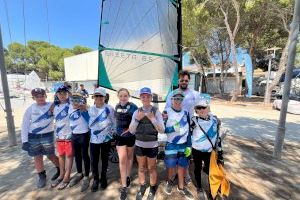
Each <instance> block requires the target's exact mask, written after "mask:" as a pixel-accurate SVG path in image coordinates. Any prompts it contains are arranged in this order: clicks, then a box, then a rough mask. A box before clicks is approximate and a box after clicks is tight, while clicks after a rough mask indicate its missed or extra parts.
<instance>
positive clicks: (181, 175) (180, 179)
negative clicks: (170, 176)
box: [178, 166, 186, 189]
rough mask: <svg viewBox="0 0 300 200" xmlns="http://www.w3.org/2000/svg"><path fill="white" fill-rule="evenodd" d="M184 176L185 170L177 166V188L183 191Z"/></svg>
mask: <svg viewBox="0 0 300 200" xmlns="http://www.w3.org/2000/svg"><path fill="white" fill-rule="evenodd" d="M185 174H186V169H185V168H183V167H180V166H178V188H179V189H183V187H184V176H185Z"/></svg>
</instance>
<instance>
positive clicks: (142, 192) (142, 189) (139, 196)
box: [135, 183, 147, 200]
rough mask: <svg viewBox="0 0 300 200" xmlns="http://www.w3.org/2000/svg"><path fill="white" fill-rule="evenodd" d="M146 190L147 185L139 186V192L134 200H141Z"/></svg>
mask: <svg viewBox="0 0 300 200" xmlns="http://www.w3.org/2000/svg"><path fill="white" fill-rule="evenodd" d="M146 189H147V184H146V183H145V184H144V185H141V186H140V190H139V191H138V193H137V194H136V197H135V198H136V200H142V199H143V196H144V194H145V192H146Z"/></svg>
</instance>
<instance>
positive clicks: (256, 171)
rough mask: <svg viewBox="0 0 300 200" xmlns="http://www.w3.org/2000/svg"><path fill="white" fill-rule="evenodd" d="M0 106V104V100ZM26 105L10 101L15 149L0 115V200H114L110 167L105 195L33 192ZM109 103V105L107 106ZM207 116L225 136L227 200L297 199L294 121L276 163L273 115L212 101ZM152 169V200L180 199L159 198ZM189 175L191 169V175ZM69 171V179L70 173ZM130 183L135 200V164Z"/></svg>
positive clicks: (299, 136) (299, 150) (298, 122)
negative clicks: (23, 129) (24, 137)
mask: <svg viewBox="0 0 300 200" xmlns="http://www.w3.org/2000/svg"><path fill="white" fill-rule="evenodd" d="M0 102H1V104H3V101H2V100H0ZM30 103H31V100H30V99H27V100H26V101H24V100H20V99H14V100H12V105H13V114H14V117H15V124H16V131H17V138H18V146H16V147H8V142H7V128H6V121H5V114H4V112H3V111H2V110H1V111H0V119H1V120H0V199H56V200H58V199H105V200H106V199H118V195H119V192H118V191H119V172H118V170H119V168H118V165H117V164H113V163H110V165H109V172H108V179H109V180H108V181H109V186H108V188H107V189H106V190H105V191H98V192H96V193H92V192H90V190H88V191H87V192H84V193H81V192H80V187H75V188H67V189H65V190H63V191H58V190H56V189H51V188H50V187H49V185H50V184H49V181H48V184H47V186H46V188H44V189H36V187H35V184H36V178H37V177H36V173H35V172H34V167H33V161H32V159H31V158H30V157H29V156H28V155H27V154H26V153H24V152H23V151H22V150H21V148H20V146H21V145H20V135H19V134H20V125H21V120H22V116H23V113H24V110H25V108H26V107H27V106H28V105H29V104H30ZM114 103H115V101H114V100H112V101H111V104H112V105H114ZM160 107H163V105H161V106H160ZM212 112H214V113H215V114H216V115H217V116H219V117H220V118H221V119H222V122H223V125H222V129H223V130H228V131H229V132H228V134H227V136H226V137H225V140H224V152H225V169H226V171H227V175H228V178H229V180H230V182H231V194H230V196H229V198H228V199H236V200H241V199H242V200H243V199H245V200H246V199H247V200H248V199H249V200H252V199H253V200H256V199H257V200H260V199H266V200H267V199H270V200H273V199H287V200H297V199H300V197H299V196H300V131H299V130H300V117H299V115H298V116H297V115H290V114H288V116H287V125H286V136H285V145H284V149H283V154H282V159H281V160H276V159H274V158H273V157H272V151H273V143H274V138H275V134H276V129H277V123H278V119H279V112H278V111H275V110H272V109H271V107H270V106H262V105H261V104H259V103H257V102H244V101H240V102H239V103H236V104H230V103H227V102H225V101H221V100H213V105H212ZM45 161H46V162H45V168H46V170H47V174H48V175H49V176H51V174H52V173H53V167H52V165H51V163H49V162H48V161H47V160H46V159H45ZM157 168H158V172H159V183H160V185H159V189H158V193H157V199H160V200H162V199H172V200H176V199H183V198H182V197H181V196H180V195H179V194H178V193H177V192H176V188H175V187H174V188H173V193H172V195H170V196H168V195H165V194H164V192H163V187H164V184H165V178H166V170H165V167H164V163H163V161H158V167H157ZM193 170H194V167H193V164H191V167H190V171H191V175H193ZM73 171H74V173H75V167H73ZM49 176H48V177H49ZM132 178H133V183H132V185H131V187H130V189H129V198H128V199H130V200H131V199H135V194H136V192H137V190H138V179H137V172H136V164H135V165H134V167H133V173H132ZM188 187H189V188H190V190H191V191H192V192H193V194H194V195H195V199H196V189H195V186H194V185H193V184H190V185H189V186H188ZM206 187H207V185H206ZM146 194H147V193H146Z"/></svg>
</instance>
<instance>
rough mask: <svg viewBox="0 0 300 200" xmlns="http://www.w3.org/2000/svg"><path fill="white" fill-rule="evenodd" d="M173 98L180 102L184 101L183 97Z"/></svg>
mask: <svg viewBox="0 0 300 200" xmlns="http://www.w3.org/2000/svg"><path fill="white" fill-rule="evenodd" d="M171 99H172V100H174V101H180V102H181V101H183V98H182V97H172V98H171Z"/></svg>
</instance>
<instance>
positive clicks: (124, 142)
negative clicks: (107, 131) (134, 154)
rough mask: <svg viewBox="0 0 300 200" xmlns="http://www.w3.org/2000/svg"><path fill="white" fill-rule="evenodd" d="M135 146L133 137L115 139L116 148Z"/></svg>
mask: <svg viewBox="0 0 300 200" xmlns="http://www.w3.org/2000/svg"><path fill="white" fill-rule="evenodd" d="M134 144H135V135H131V136H126V137H122V136H117V137H116V146H127V147H133V146H134Z"/></svg>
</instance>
